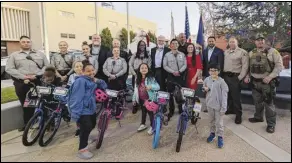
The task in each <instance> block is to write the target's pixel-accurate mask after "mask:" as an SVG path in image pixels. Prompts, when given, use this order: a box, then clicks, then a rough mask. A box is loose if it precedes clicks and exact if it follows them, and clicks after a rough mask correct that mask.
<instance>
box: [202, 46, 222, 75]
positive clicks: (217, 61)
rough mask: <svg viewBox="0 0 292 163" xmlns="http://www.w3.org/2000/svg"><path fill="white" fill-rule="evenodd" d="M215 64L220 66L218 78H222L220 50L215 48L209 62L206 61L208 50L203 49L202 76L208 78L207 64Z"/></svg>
mask: <svg viewBox="0 0 292 163" xmlns="http://www.w3.org/2000/svg"><path fill="white" fill-rule="evenodd" d="M214 63H215V64H217V65H219V66H220V74H219V75H220V76H222V72H223V68H224V52H223V50H222V49H220V48H217V47H215V49H214V51H213V53H212V55H211V58H210V61H208V48H206V49H204V51H203V76H204V77H208V76H210V74H209V72H208V66H209V64H214Z"/></svg>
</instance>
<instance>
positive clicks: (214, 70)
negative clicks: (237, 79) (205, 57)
mask: <svg viewBox="0 0 292 163" xmlns="http://www.w3.org/2000/svg"><path fill="white" fill-rule="evenodd" d="M209 71H210V72H218V70H209Z"/></svg>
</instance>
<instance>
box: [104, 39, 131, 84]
mask: <svg viewBox="0 0 292 163" xmlns="http://www.w3.org/2000/svg"><path fill="white" fill-rule="evenodd" d="M113 48H119V49H120V57H121V58H124V59H125V60H126V62H127V73H126V74H125V75H124V80H123V81H125V83H124V87H125V88H126V87H127V85H126V81H127V79H128V74H129V60H130V58H129V55H128V53H127V52H126V51H124V50H123V49H121V42H120V41H119V40H118V39H114V40H113ZM112 56H113V52H112V51H111V50H110V51H109V52H108V54H107V57H108V58H109V57H112Z"/></svg>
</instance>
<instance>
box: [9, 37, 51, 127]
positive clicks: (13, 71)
mask: <svg viewBox="0 0 292 163" xmlns="http://www.w3.org/2000/svg"><path fill="white" fill-rule="evenodd" d="M20 48H21V50H20V51H16V52H14V53H12V54H11V55H10V56H9V59H8V61H7V65H6V72H7V73H8V74H10V75H11V76H12V79H13V81H14V82H13V84H14V87H15V92H16V95H17V97H18V99H19V101H20V104H21V106H23V104H24V100H25V98H26V94H27V92H28V91H29V90H30V88H31V86H30V85H27V84H25V83H24V80H27V79H28V80H30V81H34V80H35V79H36V75H42V74H43V73H44V69H45V66H48V65H49V62H48V60H47V58H46V56H45V55H44V54H43V53H41V52H36V51H34V50H32V49H31V40H30V38H29V37H28V36H21V37H20ZM22 108H23V120H24V126H22V127H21V128H20V129H19V130H18V131H23V130H24V129H25V125H26V124H27V123H28V121H29V120H30V118H31V117H32V116H33V114H34V109H35V108H27V107H22Z"/></svg>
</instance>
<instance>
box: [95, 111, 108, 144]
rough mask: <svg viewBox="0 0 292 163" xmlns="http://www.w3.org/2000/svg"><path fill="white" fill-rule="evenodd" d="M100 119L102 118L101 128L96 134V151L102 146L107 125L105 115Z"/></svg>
mask: <svg viewBox="0 0 292 163" xmlns="http://www.w3.org/2000/svg"><path fill="white" fill-rule="evenodd" d="M101 118H102V119H100V120H101V127H100V132H99V133H98V140H97V143H96V149H99V148H100V147H101V145H102V141H103V137H104V133H105V130H106V125H107V119H108V116H107V113H104V114H103V115H102V117H101ZM98 127H99V126H98Z"/></svg>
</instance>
